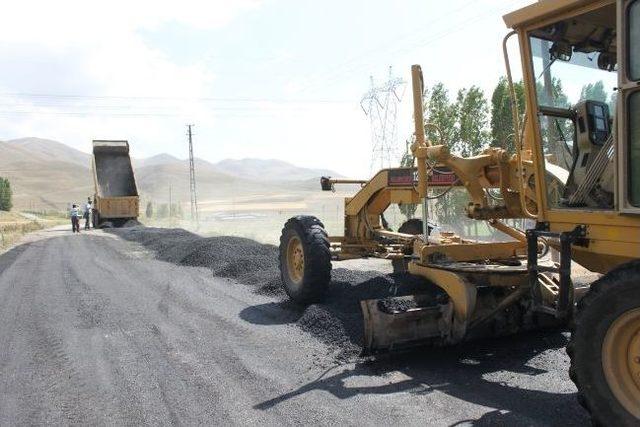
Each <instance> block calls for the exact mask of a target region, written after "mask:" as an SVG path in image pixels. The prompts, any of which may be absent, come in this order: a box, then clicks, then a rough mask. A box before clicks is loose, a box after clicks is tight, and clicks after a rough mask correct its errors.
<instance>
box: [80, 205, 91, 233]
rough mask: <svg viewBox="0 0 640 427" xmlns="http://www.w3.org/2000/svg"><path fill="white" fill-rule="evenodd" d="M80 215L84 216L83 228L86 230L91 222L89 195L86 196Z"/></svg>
mask: <svg viewBox="0 0 640 427" xmlns="http://www.w3.org/2000/svg"><path fill="white" fill-rule="evenodd" d="M82 216H83V217H84V229H85V230H88V229H89V223H90V222H91V197H87V204H86V205H85V206H84V212H82Z"/></svg>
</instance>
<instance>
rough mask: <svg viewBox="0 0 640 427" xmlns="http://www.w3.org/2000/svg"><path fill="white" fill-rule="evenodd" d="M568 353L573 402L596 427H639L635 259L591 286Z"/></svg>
mask: <svg viewBox="0 0 640 427" xmlns="http://www.w3.org/2000/svg"><path fill="white" fill-rule="evenodd" d="M567 354H568V355H569V357H570V358H571V368H570V371H569V375H570V377H571V379H572V380H573V382H574V383H575V384H576V386H577V387H578V399H579V401H580V403H581V404H582V406H584V407H585V408H586V409H587V410H588V411H589V412H590V413H591V416H592V417H593V420H594V422H595V423H596V424H597V425H616V426H631V425H634V426H637V425H640V260H637V261H632V262H630V263H627V264H625V265H623V266H621V267H619V268H617V269H615V270H612V271H610V272H609V273H607V274H606V275H604V276H603V277H601V278H600V279H598V280H597V281H596V282H594V283H593V285H591V289H590V290H589V292H587V294H586V295H585V296H584V297H583V298H582V299H581V300H580V302H579V303H578V311H577V314H576V318H575V326H574V330H573V333H572V334H571V341H570V342H569V345H568V346H567Z"/></svg>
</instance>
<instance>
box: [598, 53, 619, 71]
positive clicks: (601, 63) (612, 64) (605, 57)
mask: <svg viewBox="0 0 640 427" xmlns="http://www.w3.org/2000/svg"><path fill="white" fill-rule="evenodd" d="M598 68H600V69H601V70H605V71H615V70H616V69H617V68H618V58H617V57H616V54H615V53H610V52H600V55H598Z"/></svg>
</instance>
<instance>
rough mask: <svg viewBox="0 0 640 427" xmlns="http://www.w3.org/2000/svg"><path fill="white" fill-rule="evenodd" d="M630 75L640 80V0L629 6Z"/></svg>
mask: <svg viewBox="0 0 640 427" xmlns="http://www.w3.org/2000/svg"><path fill="white" fill-rule="evenodd" d="M628 41H629V77H630V79H631V80H640V1H637V0H636V1H635V2H633V3H632V4H631V6H629V39H628Z"/></svg>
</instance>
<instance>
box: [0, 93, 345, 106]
mask: <svg viewBox="0 0 640 427" xmlns="http://www.w3.org/2000/svg"><path fill="white" fill-rule="evenodd" d="M0 97H14V98H20V97H21V98H58V99H101V100H104V99H113V100H115V99H121V100H147V101H159V100H167V101H169V100H171V101H190V102H268V103H274V104H346V103H351V102H353V101H351V100H344V99H323V98H319V99H288V98H245V97H237V98H216V97H184V96H182V97H181V96H131V95H120V96H115V95H114V96H109V95H79V94H60V93H57V94H56V93H28V92H4V93H0Z"/></svg>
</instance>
